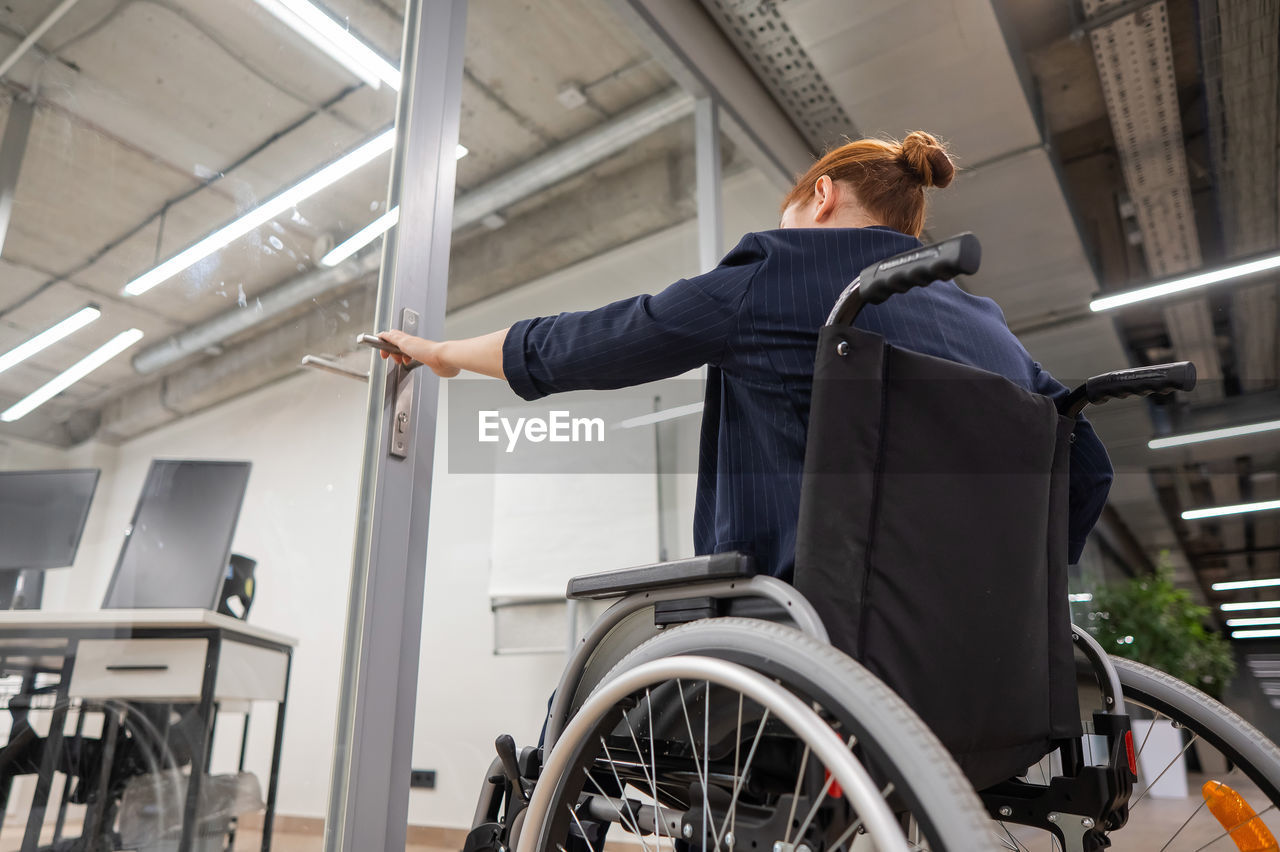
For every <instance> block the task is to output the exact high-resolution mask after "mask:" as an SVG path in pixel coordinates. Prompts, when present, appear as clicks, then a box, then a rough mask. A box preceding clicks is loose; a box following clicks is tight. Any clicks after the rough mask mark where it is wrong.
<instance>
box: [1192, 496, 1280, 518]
mask: <svg viewBox="0 0 1280 852" xmlns="http://www.w3.org/2000/svg"><path fill="white" fill-rule="evenodd" d="M1273 509H1280V500H1263V501H1262V502H1260V503H1237V504H1236V505H1234V506H1211V507H1209V508H1207V509H1188V510H1187V511H1185V512H1183V513H1182V520H1184V521H1195V520H1199V519H1200V518H1217V517H1220V516H1222V515H1243V514H1245V513H1246V512H1270V511H1272V510H1273Z"/></svg>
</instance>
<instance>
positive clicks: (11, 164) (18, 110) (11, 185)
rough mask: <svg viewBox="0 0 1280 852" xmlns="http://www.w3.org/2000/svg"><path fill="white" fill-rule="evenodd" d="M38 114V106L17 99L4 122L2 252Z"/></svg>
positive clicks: (0, 208) (0, 211) (0, 209)
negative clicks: (19, 176)
mask: <svg viewBox="0 0 1280 852" xmlns="http://www.w3.org/2000/svg"><path fill="white" fill-rule="evenodd" d="M35 113H36V107H35V104H33V103H32V102H31V101H28V100H26V99H24V98H21V97H17V96H15V97H14V99H13V102H12V103H10V104H9V117H8V118H7V119H6V120H5V123H4V139H3V140H0V253H3V252H4V237H5V234H7V233H8V232H9V219H10V218H11V217H12V216H13V196H14V193H15V192H16V191H17V189H18V173H19V172H21V171H22V158H23V157H24V156H25V155H26V153H27V138H28V137H29V136H30V135H31V119H32V118H33V117H34V116H35Z"/></svg>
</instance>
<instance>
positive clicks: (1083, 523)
mask: <svg viewBox="0 0 1280 852" xmlns="http://www.w3.org/2000/svg"><path fill="white" fill-rule="evenodd" d="M1035 370H1036V378H1035V383H1036V386H1035V390H1036V392H1037V393H1041V394H1044V395H1045V396H1047V397H1050V398H1052V399H1053V401H1054V402H1058V401H1060V400H1061V399H1062V397H1064V396H1066V395H1067V392H1068V389H1067V386H1066V385H1064V384H1062V382H1060V381H1058V380H1057V379H1055V378H1054V377H1053V376H1051V375H1049V373H1048V372H1047V371H1046V370H1044V369H1043V368H1041V366H1040V365H1039V364H1036V365H1035ZM1074 435H1075V442H1074V443H1072V445H1071V494H1070V498H1069V501H1068V502H1069V505H1070V513H1071V519H1070V522H1069V526H1068V531H1067V538H1068V554H1067V561H1068V562H1069V563H1070V564H1072V565H1074V564H1075V563H1077V562H1079V561H1080V554H1081V553H1082V552H1084V543H1085V540H1086V539H1087V538H1088V537H1089V531H1090V530H1092V529H1093V527H1094V524H1096V523H1097V522H1098V518H1100V517H1101V516H1102V510H1103V508H1104V507H1105V506H1106V505H1107V494H1108V492H1110V490H1111V480H1112V479H1113V477H1114V473H1113V471H1112V468H1111V458H1110V457H1109V456H1108V455H1107V448H1106V447H1104V446H1103V445H1102V439H1100V438H1099V437H1098V433H1097V432H1095V431H1094V429H1093V424H1091V423H1090V422H1089V421H1088V420H1086V419H1085V418H1084V417H1081V418H1080V420H1079V422H1078V423H1076V427H1075V431H1074Z"/></svg>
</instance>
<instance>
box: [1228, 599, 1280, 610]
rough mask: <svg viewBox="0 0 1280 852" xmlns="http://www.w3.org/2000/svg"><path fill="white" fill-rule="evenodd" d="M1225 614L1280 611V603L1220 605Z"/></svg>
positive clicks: (1262, 602) (1243, 602) (1256, 602)
mask: <svg viewBox="0 0 1280 852" xmlns="http://www.w3.org/2000/svg"><path fill="white" fill-rule="evenodd" d="M1218 609H1220V610H1222V611H1223V612H1240V611H1241V610H1247V609H1280V601H1240V602H1237V603H1224V604H1219V605H1218Z"/></svg>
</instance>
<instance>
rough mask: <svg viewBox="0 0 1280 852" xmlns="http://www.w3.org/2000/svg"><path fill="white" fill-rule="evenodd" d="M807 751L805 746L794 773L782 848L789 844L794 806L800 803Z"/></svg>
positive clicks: (807, 758) (807, 760) (807, 764)
mask: <svg viewBox="0 0 1280 852" xmlns="http://www.w3.org/2000/svg"><path fill="white" fill-rule="evenodd" d="M809 751H810V749H809V746H807V745H806V746H805V747H804V755H803V756H802V757H801V758H800V771H799V772H797V773H796V789H795V792H793V793H792V794H791V812H790V813H789V814H787V833H786V834H785V835H783V838H782V843H783V845H784V846H785V845H787V844H789V843H791V826H792V824H793V823H794V822H795V818H796V805H797V804H798V803H799V802H800V785H802V784H803V783H804V771H805V769H807V768H808V766H809Z"/></svg>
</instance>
